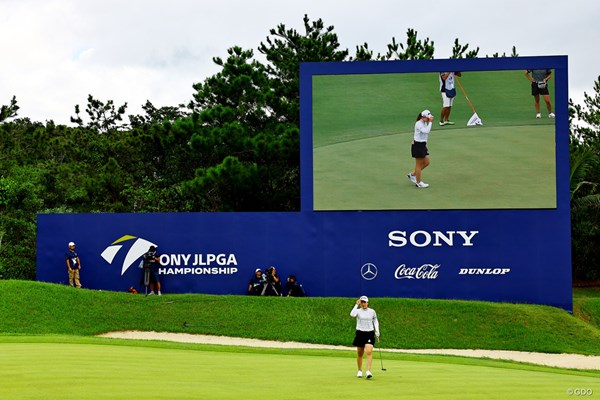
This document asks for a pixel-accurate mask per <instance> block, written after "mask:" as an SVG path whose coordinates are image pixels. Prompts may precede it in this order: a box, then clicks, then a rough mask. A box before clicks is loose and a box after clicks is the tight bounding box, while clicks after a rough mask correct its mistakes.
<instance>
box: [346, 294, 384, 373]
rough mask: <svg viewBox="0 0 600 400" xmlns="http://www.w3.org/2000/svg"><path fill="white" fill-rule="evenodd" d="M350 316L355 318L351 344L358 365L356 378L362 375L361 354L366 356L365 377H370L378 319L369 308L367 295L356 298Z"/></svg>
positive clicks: (377, 334)
mask: <svg viewBox="0 0 600 400" xmlns="http://www.w3.org/2000/svg"><path fill="white" fill-rule="evenodd" d="M350 316H351V317H354V318H356V336H355V337H354V341H353V342H352V345H353V346H356V364H357V366H358V373H357V374H356V377H357V378H362V376H363V356H364V355H365V354H366V356H367V365H366V367H367V371H366V377H367V379H371V378H372V377H373V374H372V373H371V365H372V364H373V346H374V345H375V338H377V340H378V341H379V321H378V320H377V313H376V312H375V310H373V309H372V308H369V298H368V297H367V296H361V297H360V299H358V300H356V304H355V305H354V308H352V311H350Z"/></svg>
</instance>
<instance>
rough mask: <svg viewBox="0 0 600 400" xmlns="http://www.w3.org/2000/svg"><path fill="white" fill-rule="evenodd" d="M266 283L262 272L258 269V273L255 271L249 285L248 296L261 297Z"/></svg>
mask: <svg viewBox="0 0 600 400" xmlns="http://www.w3.org/2000/svg"><path fill="white" fill-rule="evenodd" d="M265 283H266V280H265V277H264V275H263V273H262V270H261V269H260V268H257V269H256V271H254V275H253V276H252V278H251V279H250V283H249V284H248V294H249V295H251V296H260V294H261V292H262V290H263V287H264V285H265Z"/></svg>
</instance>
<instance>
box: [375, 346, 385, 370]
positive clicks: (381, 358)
mask: <svg viewBox="0 0 600 400" xmlns="http://www.w3.org/2000/svg"><path fill="white" fill-rule="evenodd" d="M379 344H380V345H379V346H377V348H378V349H379V361H381V370H382V371H387V369H385V368H383V356H382V355H381V342H379Z"/></svg>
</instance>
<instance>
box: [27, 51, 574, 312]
mask: <svg viewBox="0 0 600 400" xmlns="http://www.w3.org/2000/svg"><path fill="white" fill-rule="evenodd" d="M542 65H544V66H549V67H551V68H553V70H554V71H555V75H554V79H555V85H556V94H555V96H554V98H555V103H556V105H555V107H556V110H557V118H556V121H551V124H550V123H549V122H548V121H541V122H540V126H534V127H532V128H531V129H530V131H531V132H529V130H528V129H529V128H527V129H523V128H522V127H521V126H519V127H518V128H515V129H516V130H517V131H518V134H517V135H514V136H513V135H512V131H511V130H512V128H511V127H510V126H506V125H502V124H500V123H498V125H499V127H500V129H498V127H495V126H493V125H494V121H493V119H490V117H489V116H488V114H487V113H486V112H485V111H486V110H485V109H484V110H477V112H478V116H479V117H481V120H482V121H483V124H482V125H477V126H469V127H466V122H467V121H468V120H469V117H470V114H471V110H470V109H467V110H462V113H461V111H459V110H458V107H457V109H456V110H454V111H452V112H453V113H455V114H453V115H456V117H457V118H462V119H464V121H463V122H464V125H465V127H464V128H461V129H454V128H450V129H449V130H447V131H445V132H444V135H446V136H445V137H444V138H442V136H441V133H440V139H439V142H438V143H435V144H436V146H437V145H439V147H436V148H435V150H436V151H437V153H444V152H446V153H451V152H456V151H461V150H460V149H463V148H465V145H463V144H462V143H460V141H464V140H467V139H468V140H470V141H471V143H473V146H481V145H482V144H483V145H485V144H486V143H488V142H489V145H490V146H496V145H498V146H500V145H501V142H503V141H512V140H519V138H523V135H532V138H533V140H538V141H540V146H545V147H547V148H548V151H547V152H546V153H544V155H542V156H540V157H542V159H541V160H539V163H540V164H543V165H545V166H546V167H545V170H544V171H545V172H540V175H544V176H541V177H540V181H542V182H549V184H550V186H551V187H549V188H548V187H545V185H541V186H544V187H538V185H535V184H533V183H532V185H531V186H534V187H532V188H531V190H530V189H527V188H525V189H524V190H523V187H519V186H518V184H519V183H518V177H515V176H514V175H510V177H509V178H508V180H507V181H506V182H502V181H501V179H502V178H494V179H496V181H495V182H491V183H490V186H489V187H478V189H477V190H475V191H473V190H472V188H470V187H469V185H468V182H466V183H463V182H462V181H461V180H457V181H456V182H457V183H455V184H454V186H456V185H459V187H458V191H453V190H455V189H456V187H454V186H451V185H445V184H444V181H446V180H452V179H453V177H451V176H450V177H448V176H446V177H441V175H438V176H436V174H440V173H441V172H442V171H443V170H444V169H450V167H449V166H448V165H447V166H446V167H444V166H439V167H437V170H436V169H435V168H436V167H434V165H435V164H433V163H434V162H436V160H437V159H436V158H434V156H435V154H437V153H435V154H434V153H433V152H432V156H431V157H432V160H433V161H432V166H431V167H430V168H429V169H428V170H426V171H427V172H425V173H426V174H427V173H428V174H430V175H429V178H428V179H430V178H431V179H433V180H431V181H430V183H431V186H430V187H429V188H427V189H419V188H415V187H414V186H412V185H410V181H408V179H407V178H406V177H405V173H406V172H407V170H408V168H411V167H412V164H411V163H414V160H412V159H411V158H410V155H409V156H408V157H406V158H407V160H405V161H397V160H401V156H399V155H398V154H401V151H404V150H405V149H402V148H399V149H393V151H392V154H393V156H392V157H391V158H389V159H388V158H386V157H387V156H386V154H387V153H386V149H388V148H393V146H396V143H400V146H402V145H404V144H406V143H403V141H406V140H408V141H409V143H410V138H411V136H412V132H411V129H412V128H410V129H398V132H396V131H394V130H392V126H393V125H394V124H395V122H394V118H395V117H394V116H393V114H394V113H392V117H391V119H390V121H391V122H390V124H391V125H390V127H389V129H390V131H386V132H385V133H384V134H379V133H377V132H379V131H378V130H376V129H374V128H373V127H371V124H378V123H379V122H377V121H378V120H377V119H376V118H373V121H374V122H371V121H370V120H369V121H367V122H364V123H363V125H364V126H362V128H361V129H358V128H357V129H354V130H352V129H349V126H347V125H344V124H345V122H344V121H345V120H346V119H347V118H350V116H348V115H346V116H345V117H344V118H342V119H343V120H344V121H342V119H340V121H336V120H335V119H336V117H335V116H336V115H339V114H344V112H345V111H344V110H345V108H348V107H349V108H350V112H351V114H352V115H356V114H357V113H360V112H359V111H357V110H353V109H352V107H354V106H353V104H360V105H361V107H367V108H369V107H371V106H372V105H371V106H370V105H369V104H368V103H369V98H370V97H369V95H370V92H369V88H370V87H371V86H370V85H371V84H374V85H375V86H377V85H378V84H381V83H385V85H384V86H381V87H377V93H378V96H376V97H377V98H378V99H379V100H378V101H381V96H383V97H385V96H386V94H385V93H384V90H383V89H382V88H385V87H387V86H388V85H389V84H391V83H390V82H392V81H395V82H396V84H395V85H396V86H394V90H393V91H391V92H390V93H395V94H398V93H399V92H400V91H401V89H402V88H403V87H404V86H403V85H405V83H406V82H407V81H409V82H413V83H414V82H416V83H415V85H417V86H418V83H419V82H426V81H427V80H428V79H429V77H430V76H431V75H433V77H434V78H435V79H437V74H438V72H437V71H441V70H446V69H451V70H461V71H462V72H463V74H462V76H463V84H464V86H465V87H466V86H467V82H469V83H468V84H469V85H470V86H471V88H470V90H471V92H472V93H475V95H474V94H471V93H470V98H471V102H473V103H475V99H477V98H478V97H477V96H478V95H477V93H478V92H477V90H476V89H474V88H473V85H474V83H475V82H476V79H475V78H473V80H472V81H468V78H467V77H468V76H469V75H468V73H467V72H468V71H473V72H472V73H473V74H475V73H476V71H481V70H491V71H499V73H500V74H501V75H502V74H504V75H502V76H503V77H504V78H508V75H507V74H506V71H505V70H516V71H518V72H521V74H520V75H521V78H522V71H524V70H525V69H528V68H530V67H531V68H535V67H541V66H542ZM566 65H567V63H566V57H525V58H515V59H510V60H505V59H501V60H499V59H494V60H491V59H481V60H479V59H471V60H435V61H429V62H383V63H382V62H368V63H308V64H303V65H302V68H301V105H302V107H301V142H302V143H301V146H302V148H301V150H302V152H301V157H302V160H301V172H302V174H301V176H302V210H301V211H299V212H289V213H284V212H261V213H155V214H139V213H137V214H40V215H38V245H37V278H38V280H41V281H47V282H56V283H67V270H66V265H65V260H64V254H65V251H66V247H67V244H68V243H69V242H70V241H73V242H75V243H76V245H77V252H78V254H79V257H80V259H81V262H82V269H81V281H82V285H83V286H84V287H86V288H89V289H102V290H115V291H127V289H128V288H129V287H131V286H134V287H136V288H137V289H138V290H140V289H141V281H142V275H143V271H142V269H141V268H140V266H141V265H140V262H141V259H142V257H143V255H144V253H145V252H147V251H148V249H149V248H150V246H156V247H157V250H158V257H159V260H160V262H159V264H160V265H159V267H158V274H159V277H160V280H161V284H162V291H163V293H211V294H239V295H243V294H246V292H247V289H248V283H249V281H250V278H251V277H252V276H253V275H254V271H255V270H256V269H257V268H260V269H262V270H265V269H266V268H268V267H270V266H275V267H276V268H277V272H278V274H279V275H280V277H281V278H282V281H285V279H286V278H287V276H289V275H292V274H293V275H295V276H296V277H297V279H298V281H299V282H300V283H302V284H303V287H304V289H305V291H306V293H307V295H309V296H336V297H356V296H358V295H363V294H364V295H368V296H369V297H413V298H439V299H466V300H470V299H472V300H488V301H503V302H524V303H536V304H548V305H552V306H557V307H561V308H564V309H566V310H571V309H572V303H571V301H572V300H571V267H570V265H571V258H570V221H569V192H568V125H567V124H568V121H567V117H566V116H565V115H562V114H561V113H560V112H563V111H564V112H566V110H567V100H566V99H567V95H566V93H567V91H566V69H567V67H566ZM511 72H514V71H511ZM417 73H429V74H430V76H429V77H423V76H415V77H412V76H410V77H408V78H409V79H407V76H406V74H417ZM373 74H375V75H376V76H372V75H373ZM390 74H391V75H390ZM413 78H414V79H413ZM425 78H427V79H425ZM356 79H358V80H357V81H355V80H356ZM390 79H391V80H390ZM510 79H512V78H510ZM523 79H524V78H523ZM486 82H487V87H489V80H488V81H486ZM340 85H341V87H342V88H343V90H342V89H340V91H341V92H343V93H344V95H343V96H342V97H336V91H337V90H338V89H337V87H338V86H340ZM321 86H323V87H326V88H327V90H326V91H323V90H322V87H321ZM433 86H434V90H433V91H434V95H432V97H431V100H427V99H425V100H424V102H426V103H429V104H433V105H431V106H428V107H429V108H432V109H433V107H434V105H435V106H436V108H437V106H438V102H439V99H438V96H439V93H438V92H437V88H436V86H437V83H436V82H434V85H433ZM525 86H527V84H526V85H525ZM407 87H408V86H407ZM355 89H356V90H357V94H353V92H352V91H353V90H355ZM417 89H418V91H419V92H420V91H421V88H417ZM496 89H497V88H496ZM496 89H495V90H496ZM407 90H408V89H407ZM482 90H483V89H482ZM525 91H527V88H526V89H525ZM354 95H356V96H358V97H359V98H360V99H361V101H359V102H354V101H350V102H346V100H344V99H347V98H348V97H352V96H354ZM409 95H410V96H412V95H411V94H407V96H409ZM390 96H391V95H390ZM527 96H529V94H528V93H525V100H526V101H527V107H529V108H533V107H532V104H531V98H530V97H527ZM390 99H391V97H390ZM389 101H393V100H389ZM510 101H511V102H512V101H513V100H510ZM410 102H415V99H414V98H411V99H410V101H409V103H410ZM342 103H343V104H342ZM400 103H402V102H400ZM340 104H342V105H340ZM381 104H383V103H380V104H379V107H372V108H370V111H369V113H374V112H375V111H374V110H377V109H380V108H381ZM405 107H409V106H408V105H405ZM415 107H417V106H416V105H415ZM415 107H410V108H411V109H410V110H408V111H406V113H407V115H408V114H410V115H411V120H412V121H409V122H408V123H407V126H411V125H412V124H414V115H412V114H416V111H418V110H416V111H415V110H414V108H415ZM419 107H420V105H419ZM321 108H325V109H327V110H329V111H331V112H332V113H333V114H330V117H327V118H328V120H327V121H324V120H323V118H324V116H323V115H322V114H320V113H319V111H318V110H321ZM559 110H560V111H559ZM413 111H415V112H413ZM528 111H529V113H530V114H531V112H530V111H531V110H528ZM369 113H367V116H368V115H371V114H369ZM377 116H378V117H380V118H381V119H382V120H385V118H386V117H385V116H384V115H382V114H378V115H377ZM486 117H487V118H486ZM487 121H490V122H489V123H488V122H487ZM326 122H327V123H326ZM359 122H360V120H355V121H353V124H358V123H359ZM517 122H518V121H517ZM534 122H535V121H534ZM399 123H400V122H399ZM336 124H337V125H338V126H336ZM486 124H490V125H492V126H489V127H488V126H486ZM379 128H381V129H384V130H385V129H387V128H385V127H382V126H379ZM434 129H437V128H434ZM452 129H454V130H452ZM486 129H487V130H486ZM357 132H358V133H357ZM365 132H366V133H365ZM355 133H356V134H357V135H358V136H352V135H353V134H355ZM486 135H487V136H486ZM431 137H432V139H431V140H432V144H431V147H432V150H433V148H434V140H435V139H434V138H435V137H434V133H432V134H431ZM444 146H447V147H446V148H444ZM524 146H526V145H525V144H524ZM509 147H511V148H513V152H514V153H518V150H519V149H518V148H517V149H515V147H519V145H518V144H515V143H512V144H509ZM467 148H468V146H467ZM478 148H479V147H478ZM502 151H503V149H502V148H501V147H498V148H497V149H496V150H495V149H493V148H492V149H490V152H489V158H494V157H508V156H510V153H506V155H500V153H502ZM527 151H529V153H530V154H531V148H529V150H527ZM502 154H505V153H502ZM451 155H452V159H457V160H461V162H466V161H464V160H465V158H464V156H460V155H456V154H451ZM443 157H444V156H442V155H440V156H439V157H438V159H441V160H439V162H444V158H443ZM544 157H545V158H544ZM330 158H333V159H334V160H335V162H333V163H329V159H330ZM530 158H531V159H533V160H530V161H531V164H527V166H528V167H531V165H533V166H535V165H536V160H535V159H534V158H535V157H533V156H531V157H530ZM348 161H349V162H348ZM522 161H523V160H522ZM355 164H359V165H360V168H355ZM379 164H382V165H383V167H382V168H383V169H380V170H379V173H377V174H375V175H369V172H370V171H371V168H379V167H380V166H379ZM496 164H502V163H496V162H494V160H491V161H490V164H489V166H487V165H481V167H480V168H479V170H478V171H477V173H479V174H482V173H484V172H487V173H489V174H490V177H491V176H492V175H493V174H495V173H496V172H497V171H495V170H494V168H496V167H495V165H496ZM505 164H508V165H509V166H508V167H507V168H513V169H514V168H517V169H518V168H521V167H520V166H518V165H517V166H515V165H514V164H511V163H505ZM401 168H403V169H401ZM452 168H455V167H452ZM456 168H458V167H456ZM387 170H389V173H382V172H381V171H387ZM405 171H406V172H405ZM429 171H431V172H429ZM456 171H457V172H456V174H461V176H464V177H467V176H468V173H469V171H464V170H460V171H459V170H456ZM548 171H549V172H548ZM500 172H502V171H500ZM348 174H349V175H348ZM503 175H504V174H503V173H500V174H499V176H500V177H502V176H503ZM398 176H399V178H398ZM493 176H494V177H495V176H497V175H493ZM464 179H467V178H464ZM498 179H500V180H498ZM337 182H339V184H338V183H337ZM378 182H383V186H381V187H378V186H377V185H378ZM403 184H404V185H405V186H402V185H403ZM463 184H464V186H462V187H460V185H463ZM515 185H516V190H517V192H518V191H519V190H520V191H521V192H522V191H525V192H526V193H525V194H529V195H528V196H527V195H511V196H507V197H503V194H502V193H501V192H502V190H498V188H499V186H506V190H507V191H510V190H515ZM325 188H328V189H327V190H325ZM488 192H489V193H488ZM460 193H469V196H466V197H465V200H464V202H459V201H457V200H456V197H457V196H459V197H460V196H461V194H460ZM471 193H472V194H471ZM467 197H468V198H467ZM394 199H396V200H397V201H396V200H394ZM398 199H399V200H398ZM82 226H85V227H86V229H80V228H81V227H82ZM284 294H285V292H284Z"/></svg>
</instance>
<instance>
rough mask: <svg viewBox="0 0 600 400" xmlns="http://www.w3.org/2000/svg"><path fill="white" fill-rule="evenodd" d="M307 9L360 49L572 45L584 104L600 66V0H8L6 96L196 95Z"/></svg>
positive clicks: (54, 107)
mask: <svg viewBox="0 0 600 400" xmlns="http://www.w3.org/2000/svg"><path fill="white" fill-rule="evenodd" d="M304 14H308V16H309V18H310V19H311V20H316V19H318V18H321V19H323V21H324V23H325V25H326V26H329V25H333V26H334V27H335V29H334V32H335V33H337V35H338V38H339V40H340V43H341V45H342V48H345V49H349V50H350V53H351V54H352V55H353V54H354V52H355V48H356V46H357V45H359V44H362V43H365V42H366V43H368V44H369V48H370V49H372V50H374V52H375V53H378V52H381V53H384V52H385V50H386V45H387V44H388V43H390V42H391V38H392V37H395V38H396V39H397V41H399V42H404V40H405V39H406V31H407V29H408V28H413V29H415V30H417V32H418V37H419V38H420V39H425V38H429V39H430V40H432V41H433V42H434V43H435V58H438V59H439V58H448V57H449V56H450V55H451V50H452V46H453V43H454V39H455V38H458V39H459V41H460V43H461V44H466V43H468V44H470V46H471V48H475V47H479V48H480V52H479V56H484V55H486V54H493V53H495V52H499V53H504V52H506V53H507V54H510V52H511V49H512V46H513V45H514V46H516V48H517V52H518V53H519V55H521V56H537V55H567V56H568V57H569V92H570V97H572V98H573V99H574V100H575V101H576V102H582V98H583V92H584V91H586V92H588V93H592V92H593V83H594V81H595V80H596V79H597V78H598V76H599V75H600V52H599V51H598V44H597V43H598V40H599V39H600V23H598V18H599V17H600V2H599V1H597V0H578V1H576V2H573V3H569V2H565V1H559V0H546V1H542V2H539V1H538V2H524V1H521V0H506V1H496V2H485V1H482V2H475V1H467V0H454V1H452V2H441V1H428V0H421V1H418V2H408V1H398V0H371V1H369V2H367V1H364V0H361V1H357V0H329V1H327V0H304V1H296V2H287V1H284V0H255V1H238V0H219V1H204V0H169V1H167V0H146V1H143V0H102V1H101V0H0V37H1V38H2V39H1V40H0V54H1V55H2V56H1V59H0V60H1V61H0V104H5V105H6V104H9V102H10V99H11V98H12V96H13V95H15V96H16V97H17V101H18V104H19V106H20V107H21V109H20V110H19V116H20V117H29V118H31V119H32V120H34V121H42V122H44V121H46V120H50V119H52V120H54V121H55V122H57V123H65V124H70V123H69V117H70V116H72V115H74V106H75V105H76V104H79V105H81V106H82V108H85V105H86V103H87V96H88V94H91V95H93V96H94V97H95V98H97V99H100V100H102V101H106V100H109V99H112V100H114V101H115V103H116V104H117V105H121V104H123V103H125V102H127V103H128V108H127V114H137V113H141V112H142V110H141V105H142V104H144V103H145V102H146V100H150V101H151V102H152V103H153V104H154V105H155V106H157V107H161V106H175V105H177V104H179V103H187V102H188V101H189V100H190V99H191V97H192V93H193V89H192V87H191V86H192V84H193V83H196V82H202V81H204V79H205V78H207V77H209V76H211V75H212V74H214V73H216V72H218V71H219V69H218V68H217V66H215V65H214V64H213V62H212V57H214V56H220V57H225V56H226V51H227V49H228V48H229V47H232V46H235V45H239V46H241V47H243V48H245V49H254V50H255V53H258V52H257V51H256V49H257V47H258V46H259V44H260V42H261V41H265V38H266V37H267V36H268V35H269V30H270V29H271V28H275V27H276V26H277V25H278V24H280V23H283V24H285V25H286V27H288V28H295V29H297V30H299V31H302V29H303V22H302V18H303V16H304ZM523 79H525V78H523Z"/></svg>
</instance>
